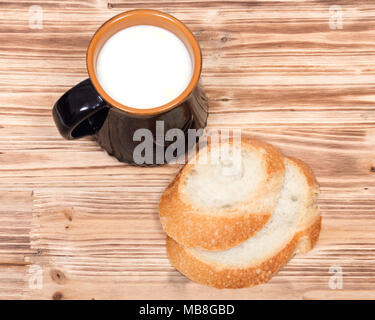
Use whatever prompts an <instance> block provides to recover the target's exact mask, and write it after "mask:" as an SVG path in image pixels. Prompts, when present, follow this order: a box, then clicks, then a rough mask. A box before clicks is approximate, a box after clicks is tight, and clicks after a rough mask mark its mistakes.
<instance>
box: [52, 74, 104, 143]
mask: <svg viewBox="0 0 375 320" xmlns="http://www.w3.org/2000/svg"><path fill="white" fill-rule="evenodd" d="M108 109H109V108H108V105H107V104H106V102H105V101H104V100H103V99H102V97H101V96H99V94H98V93H97V92H96V90H95V88H94V86H93V85H92V83H91V81H90V79H86V80H84V81H82V82H80V83H78V84H77V85H76V86H75V87H73V88H71V89H69V90H68V91H67V92H65V93H64V94H63V95H62V96H61V98H60V99H59V100H58V101H57V102H56V103H55V105H54V106H53V109H52V115H53V119H54V121H55V123H56V126H57V129H58V130H59V132H60V134H61V135H62V136H63V137H64V138H65V139H68V140H72V139H78V138H82V137H85V136H88V135H93V134H95V133H96V132H97V131H98V130H99V129H100V128H101V126H102V125H103V122H104V120H105V118H106V117H107V114H108Z"/></svg>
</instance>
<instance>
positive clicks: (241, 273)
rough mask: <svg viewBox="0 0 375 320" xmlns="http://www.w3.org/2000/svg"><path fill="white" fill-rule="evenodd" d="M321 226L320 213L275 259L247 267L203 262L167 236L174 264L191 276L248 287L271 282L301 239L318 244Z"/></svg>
mask: <svg viewBox="0 0 375 320" xmlns="http://www.w3.org/2000/svg"><path fill="white" fill-rule="evenodd" d="M320 226H321V218H320V216H319V217H318V218H317V219H316V220H315V221H314V223H313V224H311V225H310V226H309V227H308V228H306V229H305V230H303V231H301V232H298V233H296V234H295V236H294V237H293V239H292V240H291V241H289V243H287V244H286V245H285V247H284V248H283V249H282V250H281V251H279V252H278V253H277V254H275V255H274V256H273V257H272V258H270V259H268V260H266V261H264V262H262V263H260V264H259V265H257V266H249V267H245V268H225V267H223V268H220V269H219V268H217V267H215V266H211V265H209V264H208V263H205V262H202V261H201V260H199V259H197V258H196V257H195V256H193V255H192V254H191V253H190V252H189V251H188V250H185V248H184V247H183V246H181V245H180V244H178V243H177V242H176V241H174V240H173V239H172V238H170V237H168V236H167V252H168V256H169V259H170V261H171V263H172V265H173V266H174V267H175V268H176V269H177V270H179V271H180V272H181V273H182V274H184V275H185V276H187V277H188V278H189V279H191V280H193V281H196V282H199V283H202V284H206V285H209V286H213V287H216V288H245V287H251V286H254V285H257V284H260V283H265V282H267V281H268V280H269V279H270V278H271V277H272V276H273V275H274V274H275V273H277V272H278V271H279V270H280V268H281V267H282V266H283V265H285V264H286V263H287V262H288V261H289V259H290V258H291V257H292V256H293V254H294V252H295V250H296V249H297V246H298V244H299V241H300V239H301V238H302V237H307V238H308V239H309V243H310V245H311V248H312V246H313V245H314V244H315V243H316V241H317V239H318V237H319V232H320Z"/></svg>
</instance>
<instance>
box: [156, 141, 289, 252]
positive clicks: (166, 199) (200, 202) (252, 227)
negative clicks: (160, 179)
mask: <svg viewBox="0 0 375 320" xmlns="http://www.w3.org/2000/svg"><path fill="white" fill-rule="evenodd" d="M224 147H226V148H227V150H228V155H229V156H228V155H226V153H225V152H224V153H220V152H222V150H223V149H221V148H224ZM203 150H204V152H205V155H206V158H205V159H206V160H207V161H200V160H201V159H202V154H203V151H202V150H200V151H199V153H198V155H197V159H195V161H194V163H191V162H189V163H188V164H186V165H185V166H184V167H183V168H182V170H181V171H180V172H179V174H178V175H177V176H176V178H175V179H174V180H173V181H172V183H171V184H170V185H169V186H168V188H167V189H166V190H165V192H164V193H163V195H162V197H161V199H160V202H159V216H160V221H161V224H162V226H163V228H164V230H165V231H166V233H167V234H168V235H169V236H170V237H171V238H173V239H174V240H176V241H177V242H178V243H180V244H182V245H184V246H187V247H199V248H203V249H207V250H224V249H228V248H231V247H233V246H235V245H237V244H239V243H241V242H243V241H245V240H246V239H248V238H249V237H251V236H253V235H254V234H256V233H257V232H258V231H259V230H260V229H261V228H262V227H263V226H264V225H265V224H266V223H267V221H268V220H269V219H270V217H271V215H272V212H273V211H274V209H275V206H276V203H277V199H278V197H279V194H280V189H281V186H282V183H283V180H284V173H285V166H284V162H283V157H282V155H281V154H280V152H279V151H278V150H277V149H276V148H275V147H273V146H271V145H269V144H267V143H265V142H262V141H259V140H255V139H250V138H242V141H241V143H238V144H235V143H233V141H227V142H225V143H224V144H221V145H220V144H212V145H209V146H207V147H206V148H205V149H203ZM212 159H214V160H212ZM215 159H216V160H215Z"/></svg>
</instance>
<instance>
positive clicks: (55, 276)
mask: <svg viewBox="0 0 375 320" xmlns="http://www.w3.org/2000/svg"><path fill="white" fill-rule="evenodd" d="M50 275H51V278H52V280H53V281H55V282H56V283H58V284H63V283H65V282H66V277H65V274H64V273H63V272H62V271H61V270H58V269H51V271H50Z"/></svg>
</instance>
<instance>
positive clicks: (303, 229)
mask: <svg viewBox="0 0 375 320" xmlns="http://www.w3.org/2000/svg"><path fill="white" fill-rule="evenodd" d="M285 165H286V172H285V178H284V183H283V186H282V189H281V192H280V198H279V200H278V202H277V206H276V208H275V212H274V214H273V215H272V217H271V219H270V221H269V222H268V223H267V224H266V225H265V226H264V227H263V228H262V229H261V230H260V231H259V232H258V233H257V234H256V235H255V236H253V237H251V238H249V239H248V240H246V241H245V242H243V243H241V244H240V245H238V246H236V247H233V248H231V249H227V250H223V251H209V250H203V249H197V248H187V247H184V246H182V245H180V244H178V243H177V242H176V241H174V240H173V239H172V238H170V237H167V252H168V256H169V259H170V261H171V263H172V265H173V266H175V267H176V269H177V270H179V271H180V272H181V273H183V274H184V275H186V276H187V277H188V278H190V279H192V280H194V281H196V282H199V283H203V284H207V285H210V286H214V287H217V288H242V287H249V286H253V285H256V284H259V283H264V282H267V281H268V280H269V279H270V278H271V277H272V275H274V274H275V273H276V272H277V271H278V270H279V269H280V268H281V267H282V266H283V265H284V264H285V263H286V262H287V261H288V260H289V259H290V258H291V257H292V256H293V254H294V253H296V251H300V252H306V251H308V250H310V249H311V248H312V247H313V246H314V244H315V242H316V241H317V239H318V237H319V233H320V225H321V217H320V214H319V211H318V208H317V206H316V195H317V193H318V184H317V181H316V179H315V177H314V175H313V173H312V171H311V170H310V169H309V167H308V166H307V165H305V164H304V163H303V162H302V161H300V160H295V159H291V158H285Z"/></svg>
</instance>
